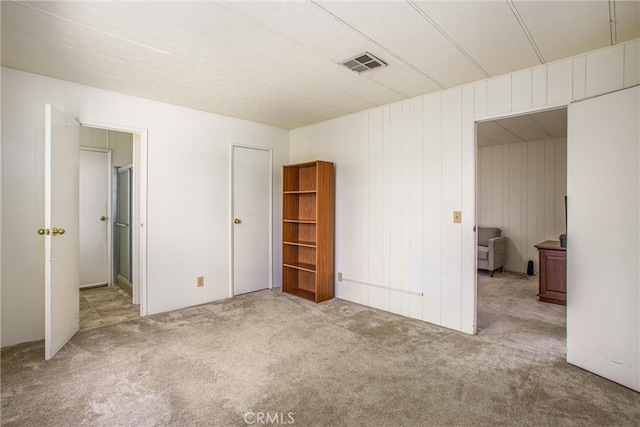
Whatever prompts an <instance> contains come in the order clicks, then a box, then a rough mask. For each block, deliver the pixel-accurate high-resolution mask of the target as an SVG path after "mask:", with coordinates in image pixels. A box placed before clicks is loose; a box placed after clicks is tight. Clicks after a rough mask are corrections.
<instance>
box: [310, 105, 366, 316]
mask: <svg viewBox="0 0 640 427" xmlns="http://www.w3.org/2000/svg"><path fill="white" fill-rule="evenodd" d="M362 117H363V113H358V114H352V115H349V116H346V117H343V118H340V119H338V120H339V121H340V130H341V132H340V134H341V135H340V141H341V142H342V143H341V144H340V145H339V147H340V148H339V156H338V160H337V163H336V168H335V169H336V170H335V173H336V217H335V219H336V267H337V271H339V272H342V273H343V274H344V276H345V277H350V278H354V279H358V278H359V277H360V276H359V275H360V273H361V271H362V246H361V245H362V226H361V224H360V220H361V218H360V217H361V215H360V209H362V192H363V191H362V181H361V179H362V173H361V170H362V157H361V156H362V120H363V118H362ZM311 142H312V143H317V142H318V141H311ZM362 288H364V285H361V284H359V283H353V282H344V281H342V282H336V296H337V297H338V298H344V299H346V300H349V301H353V302H356V303H361V302H362V294H363V290H362Z"/></svg>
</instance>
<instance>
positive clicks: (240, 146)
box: [228, 141, 273, 298]
mask: <svg viewBox="0 0 640 427" xmlns="http://www.w3.org/2000/svg"><path fill="white" fill-rule="evenodd" d="M236 147H237V148H246V149H249V150H260V151H267V152H268V153H269V289H272V288H273V148H268V147H259V146H256V145H246V144H237V143H234V142H233V141H232V142H231V143H230V150H229V151H230V153H229V185H230V186H229V222H228V224H229V298H232V297H233V280H234V277H233V268H234V260H233V250H234V247H233V238H234V235H233V232H234V227H233V201H234V200H233V188H234V187H233V184H234V182H233V172H234V170H233V165H234V158H233V150H234V149H235V148H236Z"/></svg>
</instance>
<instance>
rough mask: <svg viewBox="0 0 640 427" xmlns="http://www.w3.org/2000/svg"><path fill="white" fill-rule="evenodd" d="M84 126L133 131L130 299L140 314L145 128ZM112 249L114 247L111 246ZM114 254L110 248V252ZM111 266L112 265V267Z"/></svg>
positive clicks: (144, 305) (144, 284)
mask: <svg viewBox="0 0 640 427" xmlns="http://www.w3.org/2000/svg"><path fill="white" fill-rule="evenodd" d="M80 124H81V125H83V126H88V127H93V128H98V129H105V130H112V131H119V132H127V133H131V134H133V176H134V182H135V183H136V184H135V185H134V186H133V189H132V201H133V202H132V204H131V209H132V222H133V224H134V227H133V230H132V239H131V256H132V265H131V268H132V280H133V285H134V287H133V303H134V304H140V316H147V315H148V313H149V284H148V281H147V276H148V274H147V268H148V264H147V253H148V248H147V246H148V241H147V212H148V210H147V209H148V199H147V197H148V171H147V162H148V142H149V131H148V129H144V128H138V127H133V126H126V125H120V124H116V123H106V122H99V121H94V120H84V121H81V122H80ZM112 250H113V248H112ZM112 254H113V252H112ZM112 270H113V269H112Z"/></svg>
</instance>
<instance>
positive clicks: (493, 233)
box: [478, 227, 507, 277]
mask: <svg viewBox="0 0 640 427" xmlns="http://www.w3.org/2000/svg"><path fill="white" fill-rule="evenodd" d="M501 233H502V230H500V229H499V228H496V227H478V268H479V269H482V270H489V275H490V276H491V277H493V272H494V270H498V269H500V271H502V269H503V268H504V264H505V261H506V259H507V238H506V237H504V236H503V237H501V236H500V234H501Z"/></svg>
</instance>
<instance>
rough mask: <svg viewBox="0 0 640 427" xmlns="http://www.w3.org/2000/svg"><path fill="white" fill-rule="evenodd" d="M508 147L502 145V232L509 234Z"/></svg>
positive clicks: (509, 168) (509, 166) (509, 167)
mask: <svg viewBox="0 0 640 427" xmlns="http://www.w3.org/2000/svg"><path fill="white" fill-rule="evenodd" d="M509 147H510V145H503V146H502V190H501V191H502V224H503V226H504V227H503V233H504V234H505V235H506V234H509V232H510V230H509V194H510V193H509V185H510V180H509V171H510V170H511V165H510V164H509Z"/></svg>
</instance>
